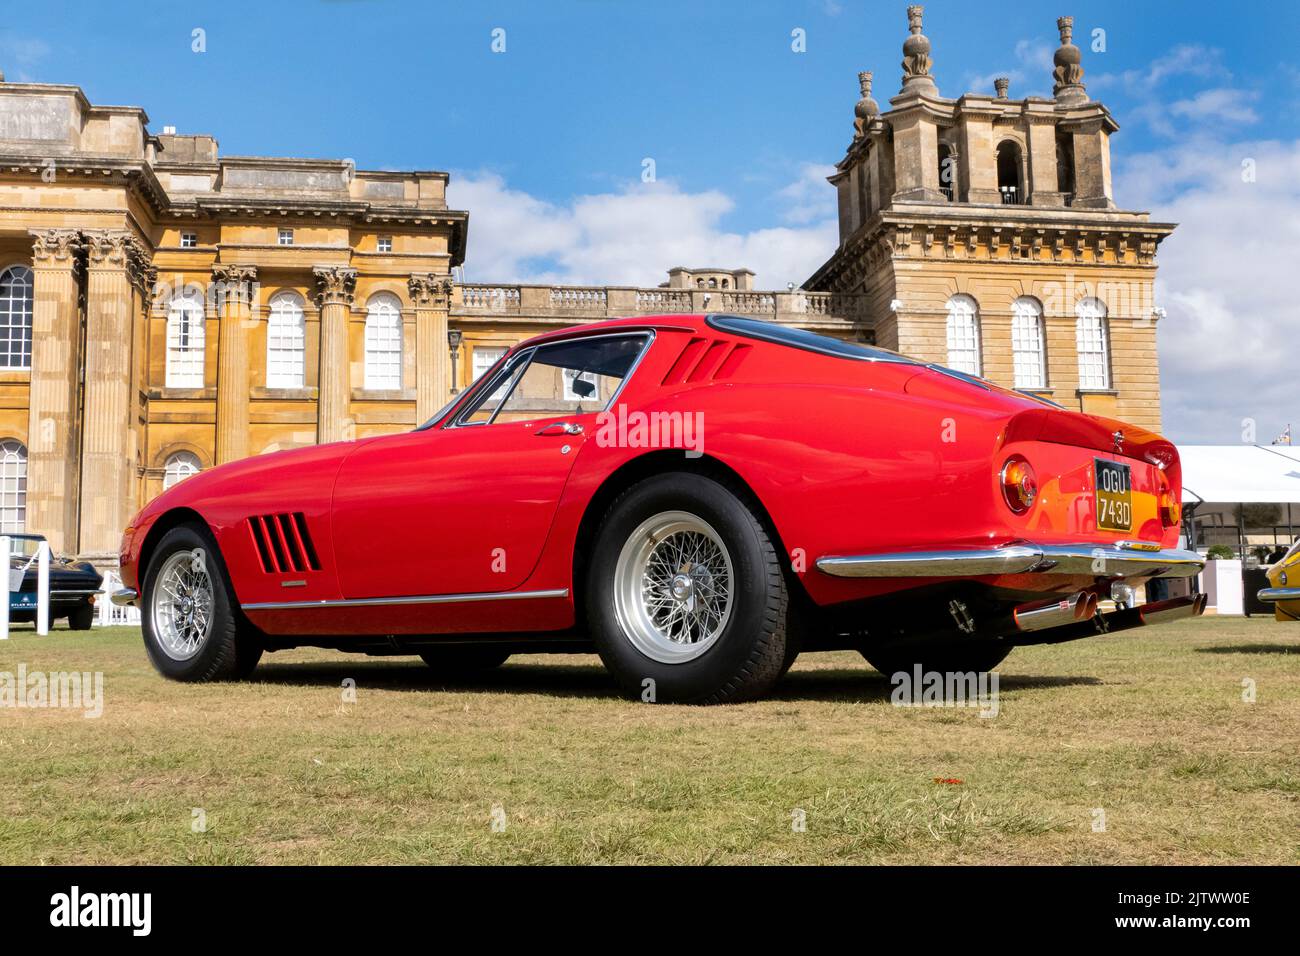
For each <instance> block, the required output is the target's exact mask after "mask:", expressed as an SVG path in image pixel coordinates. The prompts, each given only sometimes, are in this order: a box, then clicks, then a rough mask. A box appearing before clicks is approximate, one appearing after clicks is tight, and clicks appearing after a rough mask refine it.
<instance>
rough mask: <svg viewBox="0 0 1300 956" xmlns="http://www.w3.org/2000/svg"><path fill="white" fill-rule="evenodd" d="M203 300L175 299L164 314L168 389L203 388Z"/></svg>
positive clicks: (194, 297)
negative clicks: (165, 314)
mask: <svg viewBox="0 0 1300 956" xmlns="http://www.w3.org/2000/svg"><path fill="white" fill-rule="evenodd" d="M204 332H205V328H204V318H203V300H202V299H201V298H199V297H198V296H192V295H178V296H176V298H174V299H172V303H171V307H170V308H168V310H167V387H168V388H202V387H203V358H204V353H203V339H204Z"/></svg>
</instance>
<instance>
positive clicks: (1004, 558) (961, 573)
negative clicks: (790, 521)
mask: <svg viewBox="0 0 1300 956" xmlns="http://www.w3.org/2000/svg"><path fill="white" fill-rule="evenodd" d="M1203 567H1205V560H1204V559H1203V558H1202V557H1201V556H1200V555H1199V554H1197V553H1196V552H1194V551H1180V550H1177V549H1174V548H1161V547H1159V546H1158V545H1153V544H1150V543H1148V542H1145V541H1119V542H1111V543H1106V544H1095V545H1087V544H1070V545H1061V544H1031V543H1029V542H1017V543H1016V544H1008V545H1003V546H1002V547H1000V548H987V549H965V550H954V551H908V552H899V553H895V554H866V555H851V556H845V557H840V556H827V557H823V558H818V559H817V568H818V570H820V571H822V572H824V573H825V574H830V575H834V576H835V577H840V578H978V577H986V576H989V575H1001V574H1070V575H1080V576H1084V577H1089V576H1090V577H1101V578H1139V577H1154V578H1188V577H1191V576H1192V575H1194V574H1198V573H1199V572H1200V570H1201V569H1202V568H1203ZM1261 599H1262V600H1266V599H1264V598H1262V592H1261Z"/></svg>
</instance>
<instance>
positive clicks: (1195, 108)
mask: <svg viewBox="0 0 1300 956" xmlns="http://www.w3.org/2000/svg"><path fill="white" fill-rule="evenodd" d="M1258 97H1259V94H1258V93H1255V92H1253V91H1251V90H1234V89H1232V88H1231V87H1226V86H1224V87H1217V88H1215V89H1212V90H1201V92H1199V93H1197V94H1196V95H1195V96H1193V97H1191V98H1190V99H1184V100H1175V101H1174V102H1173V103H1171V104H1170V105H1169V112H1170V113H1172V114H1173V115H1174V116H1178V117H1183V118H1185V119H1190V120H1195V121H1196V122H1201V123H1205V122H1211V121H1212V122H1216V123H1255V122H1258V121H1259V114H1257V113H1256V112H1255V111H1254V110H1253V109H1252V108H1251V107H1250V106H1248V105H1247V104H1248V103H1251V102H1253V101H1254V100H1256V99H1258Z"/></svg>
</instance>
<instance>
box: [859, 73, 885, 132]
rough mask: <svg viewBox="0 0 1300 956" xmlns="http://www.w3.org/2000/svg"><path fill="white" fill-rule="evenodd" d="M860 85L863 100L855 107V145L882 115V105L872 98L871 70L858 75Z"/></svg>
mask: <svg viewBox="0 0 1300 956" xmlns="http://www.w3.org/2000/svg"><path fill="white" fill-rule="evenodd" d="M858 85H859V86H860V87H861V88H862V98H861V99H860V100H858V103H857V105H856V106H854V107H853V142H855V143H856V142H858V141H859V140H860V139H862V137H864V136H866V135H867V127H868V126H870V125H871V121H872V120H874V119H875V118H876V117H877V116H879V115H880V104H879V103H877V102H876V101H875V100H873V99H872V98H871V71H870V70H864V71H863V72H861V73H859V74H858Z"/></svg>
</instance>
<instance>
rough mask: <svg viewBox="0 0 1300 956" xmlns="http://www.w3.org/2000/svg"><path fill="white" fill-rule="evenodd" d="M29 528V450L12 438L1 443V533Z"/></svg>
mask: <svg viewBox="0 0 1300 956" xmlns="http://www.w3.org/2000/svg"><path fill="white" fill-rule="evenodd" d="M26 527H27V448H26V447H25V446H24V445H23V444H22V442H19V441H16V440H14V439H12V438H9V439H6V440H5V441H2V442H0V531H3V532H6V533H8V532H21V531H24V530H25V529H26Z"/></svg>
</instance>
